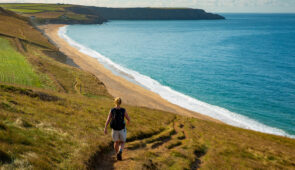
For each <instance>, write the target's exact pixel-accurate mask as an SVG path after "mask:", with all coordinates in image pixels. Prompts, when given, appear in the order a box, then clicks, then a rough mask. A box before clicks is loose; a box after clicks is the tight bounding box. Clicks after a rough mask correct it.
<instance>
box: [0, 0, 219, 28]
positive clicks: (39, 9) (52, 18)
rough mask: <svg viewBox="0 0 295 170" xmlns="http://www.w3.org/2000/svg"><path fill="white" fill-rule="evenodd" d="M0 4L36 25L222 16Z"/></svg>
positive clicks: (180, 10) (172, 10) (187, 11)
mask: <svg viewBox="0 0 295 170" xmlns="http://www.w3.org/2000/svg"><path fill="white" fill-rule="evenodd" d="M0 7H3V8H5V9H7V10H10V11H13V12H15V13H18V14H20V15H21V16H26V17H29V18H30V19H31V21H32V22H33V23H35V24H102V23H104V22H107V21H108V20H217V19H225V18H224V17H223V16H220V15H218V14H212V13H207V12H205V11H204V10H202V9H190V8H106V7H94V6H81V5H68V4H16V3H8V4H1V3H0ZM2 11H3V10H2ZM7 12H9V11H7Z"/></svg>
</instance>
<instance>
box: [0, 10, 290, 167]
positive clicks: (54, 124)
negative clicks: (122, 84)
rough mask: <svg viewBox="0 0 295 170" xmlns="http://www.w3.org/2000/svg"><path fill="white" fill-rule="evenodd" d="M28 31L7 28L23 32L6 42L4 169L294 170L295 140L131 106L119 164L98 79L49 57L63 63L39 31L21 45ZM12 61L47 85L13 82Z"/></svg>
mask: <svg viewBox="0 0 295 170" xmlns="http://www.w3.org/2000/svg"><path fill="white" fill-rule="evenodd" d="M0 17H4V16H3V15H1V14H0ZM5 17H6V19H7V20H8V19H9V17H7V16H5ZM10 18H15V17H10ZM12 20H13V22H15V19H12ZM19 22H21V23H23V22H22V21H19ZM16 24H18V23H16ZM26 24H27V25H25V26H20V27H15V28H13V27H10V25H9V24H2V25H1V26H0V27H1V29H2V30H9V29H8V28H10V29H16V30H20V31H18V32H16V33H15V34H14V35H13V36H6V34H11V32H14V31H12V30H9V31H8V32H7V33H5V32H2V34H3V35H2V36H0V38H1V39H0V42H1V47H3V46H4V47H5V48H4V47H3V48H2V49H1V53H0V61H5V62H6V64H2V62H1V63H0V66H1V67H0V75H1V74H2V75H4V76H5V77H6V79H1V80H0V168H1V169H99V168H101V169H197V168H200V169H294V168H295V152H294V150H295V140H294V139H288V138H284V137H279V136H274V135H268V134H263V133H259V132H253V131H249V130H244V129H240V128H236V127H232V126H228V125H224V124H218V123H214V122H209V121H204V120H198V119H195V118H188V117H183V116H179V115H174V114H171V113H167V112H164V111H159V110H153V109H149V108H142V107H135V106H128V105H124V106H123V107H125V108H127V110H128V113H129V115H130V117H131V119H132V121H131V124H130V126H128V135H127V141H128V142H127V145H126V150H125V152H124V153H123V159H124V161H119V162H116V161H114V159H113V150H112V141H111V136H110V129H109V134H108V135H104V134H103V127H104V123H105V119H106V117H107V113H108V111H109V110H110V108H111V107H112V106H113V101H112V100H113V97H112V96H110V95H109V93H108V92H107V90H106V88H105V86H104V84H103V83H102V82H101V81H100V80H98V79H97V78H96V77H95V76H93V75H92V74H91V73H88V72H84V71H82V70H80V69H79V68H75V67H72V66H69V65H66V64H63V63H61V62H58V61H57V60H55V59H53V58H51V57H49V56H55V57H63V56H62V55H60V54H59V52H58V50H56V48H54V49H53V48H49V47H50V46H51V45H50V43H49V42H48V41H47V39H46V38H45V37H43V36H42V35H41V34H40V33H38V32H37V30H35V29H34V28H32V30H33V31H34V32H37V33H36V35H35V36H34V35H33V34H32V36H31V37H32V38H34V39H32V40H31V39H30V38H29V37H30V36H26V40H24V39H20V38H19V37H21V36H22V32H24V30H25V29H26V28H28V27H30V24H29V23H26ZM33 31H32V32H33ZM39 38H40V40H41V39H45V40H46V42H47V43H49V44H48V45H41V46H40V45H39V43H44V42H45V41H43V40H42V41H39ZM15 39H17V40H15ZM33 40H34V42H35V43H31V42H33ZM2 51H4V53H3V52H2ZM49 54H50V55H49ZM10 56H11V57H10ZM10 60H11V61H18V62H20V61H22V64H23V65H25V67H26V68H28V70H29V71H23V73H22V74H20V76H19V77H25V80H30V79H34V78H36V77H37V78H38V77H39V78H38V79H39V83H40V86H35V85H34V83H33V84H29V83H28V84H22V83H20V82H18V81H13V82H12V81H8V80H11V79H13V76H14V75H13V76H12V74H8V73H7V72H5V71H3V70H5V69H2V68H4V67H11V68H9V69H11V70H12V71H13V70H14V69H16V70H18V69H20V67H16V66H15V65H14V64H12V65H10V66H9V62H8V61H10ZM1 64H2V65H3V66H2V65H1ZM42 77H46V78H43V79H42ZM123 102H124V99H123Z"/></svg>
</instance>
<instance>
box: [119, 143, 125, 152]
mask: <svg viewBox="0 0 295 170" xmlns="http://www.w3.org/2000/svg"><path fill="white" fill-rule="evenodd" d="M124 145H125V142H120V151H123V149H124Z"/></svg>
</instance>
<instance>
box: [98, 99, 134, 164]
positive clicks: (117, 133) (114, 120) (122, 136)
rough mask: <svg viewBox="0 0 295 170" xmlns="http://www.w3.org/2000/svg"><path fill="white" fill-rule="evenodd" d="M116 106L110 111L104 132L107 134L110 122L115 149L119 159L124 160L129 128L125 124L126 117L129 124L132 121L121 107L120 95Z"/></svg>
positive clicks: (116, 100)
mask: <svg viewBox="0 0 295 170" xmlns="http://www.w3.org/2000/svg"><path fill="white" fill-rule="evenodd" d="M114 102H115V107H114V108H112V109H111V110H110V112H109V115H108V118H107V120H106V123H105V127H104V133H105V134H107V126H108V125H109V123H110V126H111V128H112V137H113V141H114V149H115V151H116V156H117V160H122V152H123V149H124V145H125V142H126V135H127V129H126V126H125V119H124V118H126V119H127V124H129V123H130V118H129V116H128V113H127V111H126V109H124V108H122V107H120V105H121V103H122V100H121V98H120V97H116V98H115V100H114Z"/></svg>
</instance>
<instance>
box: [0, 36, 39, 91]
mask: <svg viewBox="0 0 295 170" xmlns="http://www.w3.org/2000/svg"><path fill="white" fill-rule="evenodd" d="M0 82H6V83H11V84H21V85H26V86H33V87H41V86H42V85H41V82H40V79H39V76H38V75H37V74H36V73H35V72H34V69H33V68H32V66H31V65H30V64H29V63H28V61H27V60H26V58H25V56H23V55H22V54H20V53H19V52H17V51H16V50H15V49H14V48H13V47H12V46H11V44H10V42H9V41H8V40H6V39H3V38H0Z"/></svg>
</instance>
